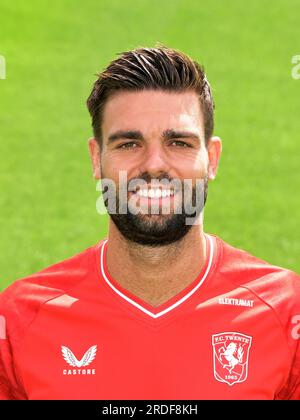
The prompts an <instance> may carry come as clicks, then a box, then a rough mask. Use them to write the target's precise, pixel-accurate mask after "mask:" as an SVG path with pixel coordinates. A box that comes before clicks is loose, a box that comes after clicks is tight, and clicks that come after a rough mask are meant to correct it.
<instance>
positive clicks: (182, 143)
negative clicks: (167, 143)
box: [171, 140, 191, 147]
mask: <svg viewBox="0 0 300 420" xmlns="http://www.w3.org/2000/svg"><path fill="white" fill-rule="evenodd" d="M173 145H174V146H176V147H191V145H190V144H188V143H186V142H185V141H182V140H173V141H172V142H171V146H173Z"/></svg>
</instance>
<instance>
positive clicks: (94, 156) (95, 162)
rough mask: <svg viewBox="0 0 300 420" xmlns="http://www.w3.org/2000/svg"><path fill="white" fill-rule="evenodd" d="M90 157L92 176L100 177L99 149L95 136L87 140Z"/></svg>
mask: <svg viewBox="0 0 300 420" xmlns="http://www.w3.org/2000/svg"><path fill="white" fill-rule="evenodd" d="M88 145H89V152H90V158H91V162H92V169H93V176H94V178H95V179H101V151H100V146H99V143H98V141H97V140H96V139H95V138H93V137H92V138H90V139H89V140H88Z"/></svg>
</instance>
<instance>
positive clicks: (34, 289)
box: [0, 47, 300, 399]
mask: <svg viewBox="0 0 300 420" xmlns="http://www.w3.org/2000/svg"><path fill="white" fill-rule="evenodd" d="M88 108H89V111H90V113H91V116H92V123H93V129H94V137H93V138H92V139H90V140H89V150H90V155H91V160H92V166H93V173H94V177H95V178H96V179H102V182H103V194H104V201H105V205H106V206H107V209H108V212H109V214H110V224H109V234H108V239H106V240H103V241H100V243H98V244H97V245H95V246H92V247H91V248H88V249H87V250H85V251H84V252H82V253H80V254H78V255H76V256H74V257H73V258H70V259H68V260H66V261H63V262H60V263H58V264H56V265H54V266H52V267H49V268H46V269H45V270H43V271H41V272H39V273H37V274H34V275H32V276H30V277H28V278H25V279H22V280H19V281H17V282H15V283H14V284H13V285H12V286H10V287H9V288H8V289H7V290H6V291H4V293H3V294H2V296H1V303H0V313H1V330H0V338H1V340H0V345H1V347H0V349H1V362H0V381H1V382H0V395H1V397H2V398H4V399H299V398H300V350H299V328H298V324H299V314H300V280H299V277H298V276H297V275H296V274H294V273H293V272H291V271H288V270H285V269H282V268H280V267H275V266H272V265H270V264H268V263H266V262H263V261H261V260H259V259H257V258H255V257H253V256H251V255H249V254H248V253H246V252H245V251H242V250H238V249H235V248H233V247H231V246H230V245H228V244H226V243H225V242H223V241H222V240H221V239H219V238H217V237H215V236H212V235H209V234H207V233H204V231H203V206H204V203H205V199H206V195H207V183H208V180H213V179H214V177H215V176H216V172H217V167H218V162H219V158H220V153H221V141H220V139H219V138H218V137H214V136H213V99H212V95H211V91H210V87H209V84H208V81H207V79H206V77H205V74H204V71H203V68H202V67H201V66H199V65H198V64H197V63H195V62H194V61H193V60H191V59H190V58H189V57H188V56H186V55H185V54H183V53H181V52H178V51H175V50H172V49H169V48H166V47H158V48H153V49H150V48H149V49H148V48H140V49H136V50H133V51H129V52H126V53H123V54H122V55H121V56H120V57H119V58H117V59H116V60H115V61H113V62H112V63H111V64H110V65H109V66H108V67H107V68H106V69H105V71H103V72H102V73H101V74H100V75H99V78H98V80H97V81H96V82H95V84H94V87H93V90H92V93H91V95H90V97H89V99H88ZM121 173H122V174H123V175H126V179H125V180H124V177H123V178H120V174H121ZM188 180H190V183H189V182H187V181H188ZM109 181H110V182H111V184H109ZM176 181H177V182H176ZM111 186H115V189H114V188H112V187H111ZM124 186H125V194H124ZM199 197H200V198H199Z"/></svg>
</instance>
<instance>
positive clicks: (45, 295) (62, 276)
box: [0, 241, 103, 327]
mask: <svg viewBox="0 0 300 420" xmlns="http://www.w3.org/2000/svg"><path fill="white" fill-rule="evenodd" d="M102 242H103V241H101V242H99V243H98V244H96V245H94V246H92V247H89V248H87V249H85V250H84V251H82V252H80V253H78V254H76V255H74V256H72V257H70V258H68V259H66V260H64V261H61V262H58V263H56V264H53V265H51V266H49V267H47V268H45V269H43V270H41V271H39V272H37V273H34V274H32V275H30V276H27V277H24V278H22V279H19V280H16V281H15V282H13V283H12V284H11V285H10V286H9V287H8V288H7V289H5V290H4V291H3V292H2V293H1V294H0V315H1V316H2V317H4V318H5V319H6V322H7V327H9V325H10V326H11V324H12V323H13V325H14V327H15V326H17V325H22V327H25V326H26V324H28V323H30V322H31V320H32V319H33V318H34V316H35V314H36V313H37V312H38V310H39V308H40V306H41V305H42V304H44V303H45V302H47V301H49V300H51V299H54V298H55V297H58V296H60V295H62V294H64V293H66V292H68V291H70V290H71V289H72V288H74V287H76V285H77V284H79V283H80V282H81V281H83V280H84V279H85V278H86V277H87V276H88V275H89V273H90V272H91V270H93V269H94V267H95V258H96V255H97V249H99V247H100V246H101V244H102Z"/></svg>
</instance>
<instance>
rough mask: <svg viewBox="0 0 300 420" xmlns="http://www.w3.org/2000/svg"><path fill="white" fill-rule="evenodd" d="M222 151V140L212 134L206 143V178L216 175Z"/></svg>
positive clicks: (212, 177)
mask: <svg viewBox="0 0 300 420" xmlns="http://www.w3.org/2000/svg"><path fill="white" fill-rule="evenodd" d="M221 152H222V141H221V139H220V137H217V136H213V137H211V138H210V140H209V141H208V144H207V153H208V179H210V180H213V179H215V177H216V175H217V170H218V166H219V161H220V156H221Z"/></svg>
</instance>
